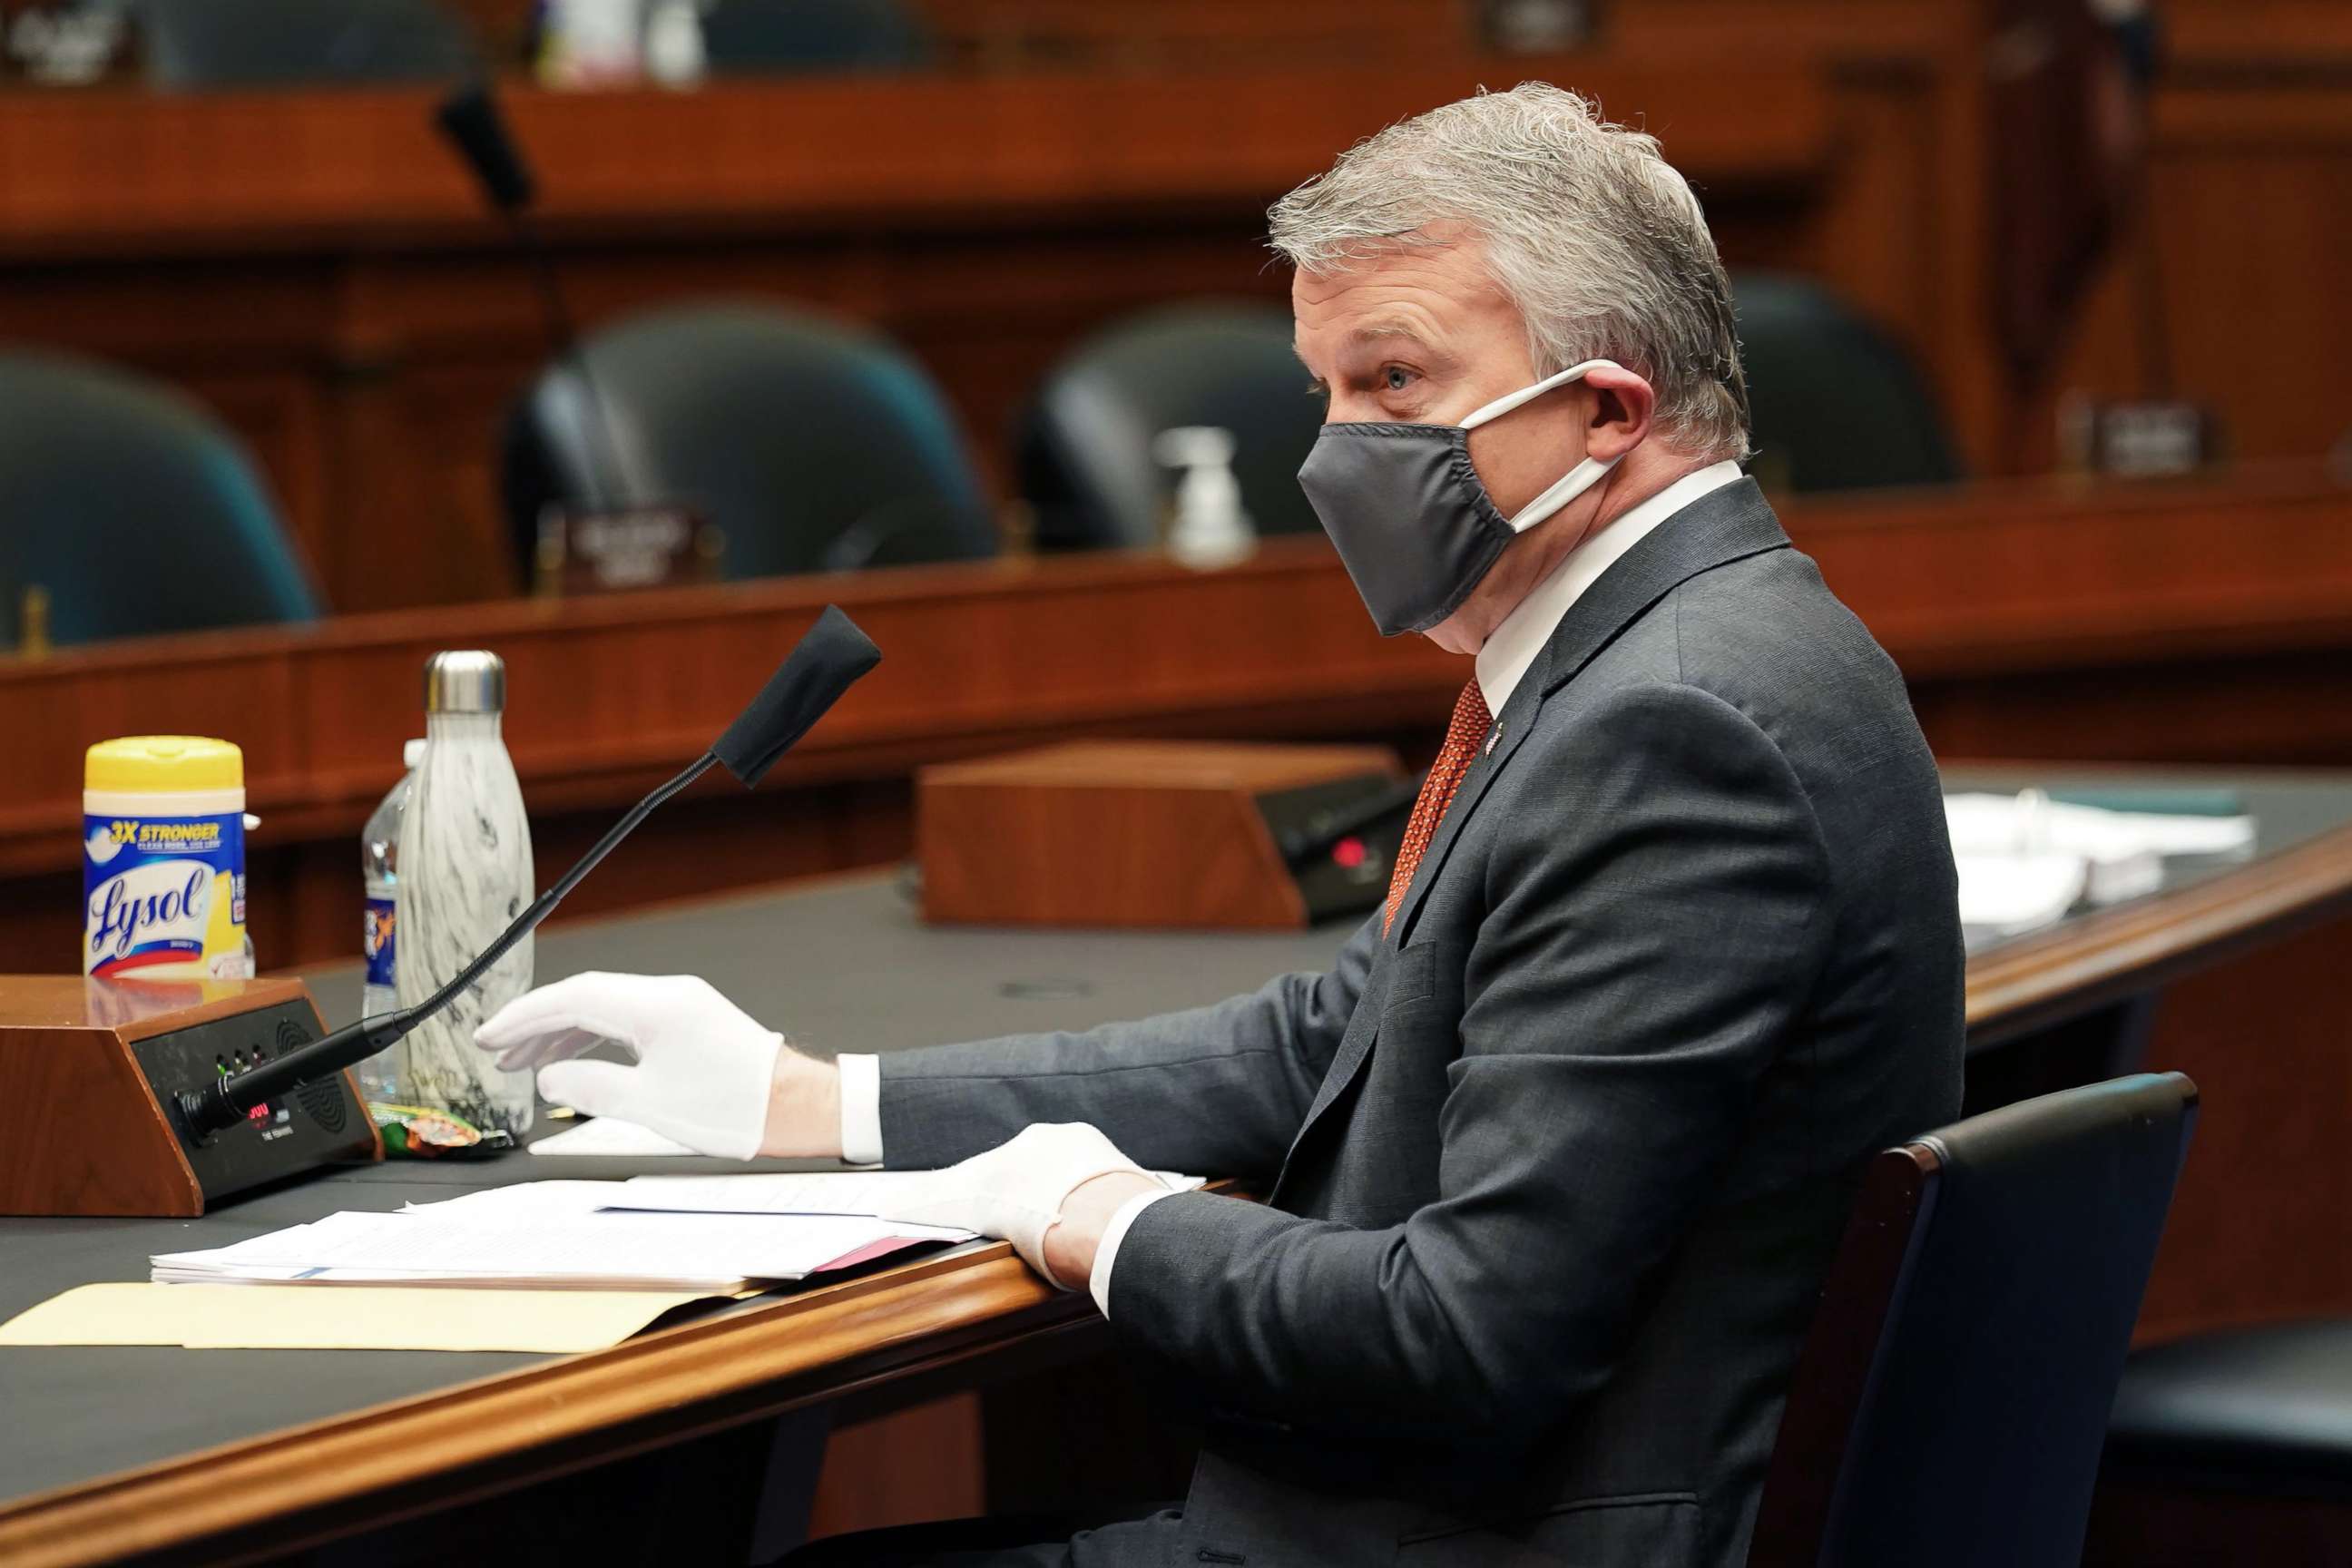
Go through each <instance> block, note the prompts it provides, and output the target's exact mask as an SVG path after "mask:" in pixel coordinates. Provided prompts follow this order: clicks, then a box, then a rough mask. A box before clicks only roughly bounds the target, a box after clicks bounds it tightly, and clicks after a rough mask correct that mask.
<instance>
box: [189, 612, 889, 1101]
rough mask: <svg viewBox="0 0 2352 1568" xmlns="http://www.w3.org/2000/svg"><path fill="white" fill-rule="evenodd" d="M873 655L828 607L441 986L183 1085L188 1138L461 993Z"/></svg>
mask: <svg viewBox="0 0 2352 1568" xmlns="http://www.w3.org/2000/svg"><path fill="white" fill-rule="evenodd" d="M881 662H882V651H881V649H879V648H877V647H875V646H874V643H873V639H872V638H870V637H867V636H866V634H865V633H864V632H862V631H860V630H858V628H857V623H856V622H855V621H853V620H851V619H850V618H849V617H848V616H845V615H843V614H842V613H841V609H840V607H839V606H838V605H826V606H825V607H824V614H823V615H821V616H818V617H817V620H816V625H815V626H812V627H810V628H809V631H808V634H807V635H806V636H805V637H802V638H801V640H800V641H799V643H798V644H796V645H795V646H794V647H793V651H792V652H791V653H789V654H787V655H785V656H784V662H783V663H782V664H781V665H779V666H777V667H776V673H775V674H773V675H772V676H770V677H769V678H768V684H767V685H766V686H764V687H762V688H761V689H760V694H759V695H758V696H757V697H755V698H753V699H752V700H751V706H750V707H748V708H746V709H744V710H743V711H742V712H741V713H740V715H738V716H737V718H736V720H735V721H734V722H733V723H731V724H730V725H728V726H727V730H726V732H725V733H724V734H722V735H720V736H719V739H718V740H716V741H714V742H711V745H710V749H709V751H707V752H703V753H702V755H701V756H699V757H698V758H696V759H695V760H694V761H693V762H692V763H688V766H687V768H686V770H685V771H684V772H683V773H679V774H678V775H677V777H676V778H673V779H671V780H670V781H669V782H668V783H667V784H662V785H661V786H660V787H658V788H657V789H656V790H655V791H654V792H653V793H652V794H651V795H646V798H645V799H643V800H641V801H639V802H637V804H636V805H633V806H631V807H630V808H629V811H628V815H626V816H624V817H622V818H621V820H620V821H618V822H617V823H614V825H613V827H612V830H611V831H610V832H608V833H606V834H605V835H604V837H602V838H600V839H598V840H597V841H596V843H595V846H594V847H593V848H591V849H590V850H589V851H588V853H587V854H585V855H583V856H582V857H581V858H580V862H579V864H578V865H576V866H574V867H572V869H570V870H569V871H566V872H565V873H563V875H562V877H561V878H559V879H557V880H556V882H555V884H554V885H553V886H552V887H551V888H549V889H547V891H545V892H543V893H541V895H540V896H539V897H538V899H537V900H534V901H533V902H532V904H531V906H530V908H529V909H527V910H523V912H522V913H521V914H520V915H518V916H517V917H515V921H514V923H513V924H511V925H509V926H508V927H507V929H506V930H505V931H501V932H500V933H499V937H498V939H497V940H496V941H494V942H491V943H490V945H489V946H488V947H486V948H484V949H483V950H482V951H481V952H480V953H479V954H478V956H477V957H476V958H475V959H474V961H473V962H472V963H468V964H467V965H466V967H465V968H464V969H462V970H460V971H458V972H457V975H456V976H455V977H454V978H452V979H451V980H450V981H449V983H448V984H446V985H444V986H442V987H441V989H440V990H438V991H436V992H435V993H434V994H432V995H430V996H428V997H426V998H425V1000H424V1001H422V1002H419V1003H417V1004H416V1005H415V1006H413V1007H402V1008H398V1009H396V1010H394V1011H393V1012H390V1013H382V1014H378V1015H377V1016H374V1017H373V1018H363V1019H362V1020H361V1021H360V1022H358V1023H356V1024H351V1025H347V1026H344V1027H342V1028H340V1029H337V1030H335V1031H334V1032H333V1033H332V1034H330V1035H328V1036H326V1037H324V1038H322V1039H319V1040H315V1041H313V1042H311V1043H310V1044H309V1045H307V1046H303V1047H300V1048H299V1049H297V1050H293V1051H289V1052H288V1053H287V1054H286V1055H284V1056H281V1057H279V1058H278V1059H277V1060H275V1061H270V1062H265V1063H263V1064H262V1065H261V1066H259V1067H256V1068H247V1070H245V1071H244V1072H241V1073H237V1074H235V1075H233V1076H229V1077H224V1078H219V1079H215V1080H213V1082H211V1083H210V1084H208V1085H207V1086H205V1088H204V1089H187V1090H184V1091H182V1092H181V1094H180V1095H179V1097H178V1105H179V1110H180V1116H181V1119H182V1121H184V1123H185V1124H186V1131H187V1134H188V1138H189V1141H190V1142H194V1143H202V1142H204V1141H205V1139H207V1138H209V1137H211V1136H212V1135H213V1134H214V1133H215V1132H218V1131H222V1130H223V1129H224V1128H228V1127H233V1126H235V1125H236V1123H238V1122H240V1121H244V1120H245V1119H246V1117H247V1114H248V1113H250V1112H251V1110H253V1108H254V1107H255V1106H257V1105H261V1104H264V1103H266V1102H268V1101H269V1100H276V1099H278V1098H279V1097H280V1096H282V1095H284V1094H286V1093H287V1092H288V1091H289V1090H290V1089H294V1088H295V1087H297V1086H298V1085H300V1084H304V1083H308V1082H310V1081H311V1080H312V1079H320V1078H326V1077H330V1076H331V1075H332V1074H335V1073H339V1072H341V1071H342V1070H343V1069H344V1068H348V1067H352V1066H353V1065H355V1064H357V1063H359V1062H361V1061H363V1060H365V1059H366V1058H369V1057H372V1056H373V1055H375V1053H376V1052H378V1051H380V1050H383V1048H384V1047H387V1046H390V1045H392V1044H393V1043H394V1042H395V1041H397V1040H399V1039H400V1038H401V1037H403V1036H404V1035H406V1034H407V1033H408V1032H409V1031H410V1030H412V1029H414V1028H415V1027H416V1026H418V1025H419V1024H422V1023H424V1022H425V1020H426V1019H427V1018H430V1017H432V1016H434V1015H435V1014H436V1013H438V1012H440V1011H441V1010H442V1009H443V1008H444V1007H446V1006H447V1005H449V1004H450V1003H452V1002H454V1001H456V1000H457V998H458V997H459V996H461V995H463V994H465V992H466V990H467V987H468V986H471V985H472V984H474V983H475V982H476V981H477V980H479V979H480V978H481V977H482V975H483V973H485V972H486V971H488V968H489V967H490V965H492V964H494V963H497V962H498V961H499V959H501V958H503V957H505V956H506V955H507V952H508V951H509V949H511V948H512V947H513V946H514V944H515V943H517V942H520V941H521V940H522V939H523V938H524V937H526V936H529V935H530V933H531V931H533V930H534V929H536V928H537V926H538V925H539V922H540V921H543V920H545V919H546V918H547V917H548V915H549V914H550V913H551V911H552V910H554V908H555V906H556V905H558V904H560V903H562V901H563V896H564V895H565V894H566V893H569V892H570V891H572V889H573V888H576V887H578V886H579V885H580V882H581V880H582V879H583V878H585V877H586V876H587V875H588V873H589V872H591V871H593V870H594V869H595V868H596V866H597V863H598V862H599V861H601V860H603V859H604V857H605V856H607V855H609V854H611V853H612V851H613V849H614V847H615V846H616V845H618V844H619V843H620V842H621V840H622V839H624V838H626V837H628V836H629V835H630V833H631V832H633V831H635V828H636V826H637V824H639V823H641V822H643V821H644V820H645V819H646V817H648V816H652V815H653V813H654V810H655V808H656V807H657V806H659V805H661V804H662V803H663V802H664V801H666V800H667V799H669V798H670V796H672V795H676V794H677V793H678V791H680V790H682V789H684V788H686V786H687V785H688V784H692V783H693V782H694V781H695V780H697V779H698V778H700V777H701V776H702V775H703V774H704V773H709V771H710V769H711V768H712V767H713V766H723V767H724V768H726V770H727V771H728V772H729V773H732V774H734V775H735V777H736V779H737V780H738V781H740V783H741V784H742V785H743V787H744V788H746V789H754V788H757V787H758V785H759V783H760V781H761V779H762V778H764V777H766V776H767V773H768V770H769V769H770V768H772V767H773V766H775V765H776V761H777V759H778V758H780V757H782V755H783V754H784V753H785V752H788V751H790V750H792V748H793V744H794V743H795V742H798V741H799V740H800V738H801V737H802V736H803V735H805V734H807V733H808V732H809V730H810V728H811V727H812V726H814V724H815V723H816V721H818V720H819V719H822V718H824V715H825V713H826V711H827V710H830V709H831V708H832V707H833V705H834V704H835V702H838V701H840V700H841V695H842V693H843V692H845V691H847V690H848V689H850V687H851V686H852V685H853V684H855V683H856V681H857V680H858V679H859V678H860V677H862V676H864V675H865V674H866V672H867V671H868V670H870V669H872V668H874V667H875V666H876V665H877V664H879V663H881Z"/></svg>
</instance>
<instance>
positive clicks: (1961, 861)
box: [1952, 854, 2090, 936]
mask: <svg viewBox="0 0 2352 1568" xmlns="http://www.w3.org/2000/svg"><path fill="white" fill-rule="evenodd" d="M1952 860H1953V864H1954V865H1955V866H1956V867H1958V870H1959V875H1960V924H1961V925H1963V926H1966V927H1969V929H1971V930H1976V931H1990V932H1992V933H1993V934H1995V935H1999V936H2016V935H2019V934H2021V932H2024V931H2038V930H2040V929H2041V928H2042V927H2043V926H2047V925H2055V924H2056V923H2057V922H2058V921H2060V920H2062V919H2063V918H2064V916H2065V914H2066V911H2067V910H2071V909H2073V908H2074V905H2075V904H2076V903H2077V902H2078V901H2080V900H2081V899H2082V897H2083V890H2084V885H2085V883H2086V882H2087V880H2088V879H2089V876H2090V862H2088V861H2087V860H2084V858H2082V857H2081V856H2079V855H1965V854H1963V855H1955V856H1953V858H1952Z"/></svg>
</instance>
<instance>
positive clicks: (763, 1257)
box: [149, 1183, 970, 1294]
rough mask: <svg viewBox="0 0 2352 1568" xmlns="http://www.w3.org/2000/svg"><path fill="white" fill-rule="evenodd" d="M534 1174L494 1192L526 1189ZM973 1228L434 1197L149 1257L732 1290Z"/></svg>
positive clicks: (171, 1268)
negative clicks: (437, 1201)
mask: <svg viewBox="0 0 2352 1568" xmlns="http://www.w3.org/2000/svg"><path fill="white" fill-rule="evenodd" d="M533 1185H536V1184H524V1185H522V1186H520V1187H507V1188H499V1189H494V1190H495V1191H496V1192H498V1193H499V1194H530V1187H531V1186H533ZM562 1185H565V1186H572V1185H592V1184H569V1183H566V1184H562ZM476 1195H481V1194H476ZM538 1196H539V1194H530V1197H531V1198H533V1199H536V1198H538ZM969 1234H970V1233H968V1232H964V1231H950V1230H944V1229H940V1228H939V1227H935V1226H909V1225H904V1224H894V1223H891V1222H888V1221H884V1220H877V1219H873V1218H870V1217H867V1216H863V1215H790V1216H785V1215H732V1214H630V1213H604V1212H598V1211H593V1210H586V1209H579V1208H566V1207H563V1206H560V1205H556V1204H554V1203H551V1202H547V1201H520V1200H517V1199H508V1200H506V1201H504V1202H502V1203H493V1204H488V1205H478V1204H470V1203H463V1202H460V1203H450V1204H441V1205H429V1206H427V1207H425V1208H424V1209H422V1210H419V1211H415V1212H412V1213H406V1214H391V1215H386V1214H337V1215H328V1216H327V1217H326V1218H325V1219H322V1220H318V1221H315V1222H313V1223H312V1224H310V1225H301V1226H291V1227H289V1228H288V1229H285V1230H281V1231H275V1232H272V1233H271V1234H269V1235H268V1236H260V1237H253V1238H251V1239H250V1240H247V1241H241V1242H238V1243H236V1245H234V1246H231V1247H215V1248H211V1249H208V1250H205V1251H199V1252H184V1253H165V1254H159V1255H157V1256H156V1257H154V1258H151V1259H150V1260H149V1262H150V1266H151V1268H152V1278H153V1279H155V1280H156V1281H157V1282H159V1283H176V1282H190V1283H205V1282H211V1283H233V1282H237V1281H266V1282H271V1283H279V1282H282V1283H289V1284H303V1285H351V1284H411V1285H419V1284H434V1283H443V1284H454V1285H474V1286H540V1287H547V1288H557V1289H630V1290H656V1291H663V1290H667V1291H693V1292H696V1293H698V1294H724V1293H727V1292H730V1291H733V1290H736V1289H741V1288H742V1287H743V1286H744V1285H745V1283H746V1282H748V1281H750V1280H754V1279H781V1280H796V1279H805V1278H807V1277H808V1276H809V1275H811V1274H814V1273H817V1272H819V1271H821V1270H823V1269H824V1268H826V1267H827V1266H829V1265H835V1264H839V1263H841V1262H842V1260H843V1259H845V1258H864V1257H869V1256H873V1255H875V1254H876V1251H877V1249H883V1250H887V1249H888V1248H890V1247H894V1246H898V1245H908V1244H920V1243H926V1242H937V1241H960V1240H964V1239H967V1238H968V1237H969Z"/></svg>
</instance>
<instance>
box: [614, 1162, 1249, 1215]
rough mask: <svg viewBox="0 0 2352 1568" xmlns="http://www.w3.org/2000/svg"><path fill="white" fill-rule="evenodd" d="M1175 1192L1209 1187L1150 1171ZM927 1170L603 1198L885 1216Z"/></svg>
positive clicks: (709, 1183) (620, 1205)
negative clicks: (895, 1196)
mask: <svg viewBox="0 0 2352 1568" xmlns="http://www.w3.org/2000/svg"><path fill="white" fill-rule="evenodd" d="M932 1174H934V1173H932V1172H929V1171H807V1172H776V1173H766V1172H762V1173H751V1174H745V1175H740V1176H632V1177H630V1178H629V1179H628V1180H627V1181H625V1182H623V1183H621V1184H620V1191H619V1192H618V1193H617V1194H614V1195H613V1196H611V1197H608V1198H606V1199H605V1200H604V1203H605V1205H606V1206H607V1207H608V1208H614V1209H640V1210H646V1211H651V1212H658V1213H662V1214H707V1215H887V1214H889V1213H890V1209H891V1197H892V1195H893V1194H894V1193H904V1192H906V1191H908V1184H910V1183H919V1182H924V1181H927V1180H928V1179H929V1177H930V1176H931V1175H932ZM1155 1174H1157V1175H1158V1176H1159V1177H1160V1180H1161V1181H1163V1182H1165V1183H1167V1184H1169V1185H1170V1186H1171V1187H1173V1188H1175V1189H1176V1190H1177V1191H1178V1192H1187V1193H1189V1192H1191V1191H1192V1190H1193V1189H1194V1188H1196V1187H1200V1186H1204V1185H1206V1183H1205V1182H1204V1181H1203V1180H1202V1178H1201V1177H1199V1176H1179V1175H1175V1174H1172V1173H1168V1172H1164V1171H1163V1172H1157V1173H1155Z"/></svg>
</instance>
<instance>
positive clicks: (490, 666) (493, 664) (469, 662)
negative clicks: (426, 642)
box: [425, 648, 507, 713]
mask: <svg viewBox="0 0 2352 1568" xmlns="http://www.w3.org/2000/svg"><path fill="white" fill-rule="evenodd" d="M506 705H507V666H506V661H505V660H504V659H502V658H499V656H498V655H497V654H494V653H488V652H484V651H482V650H481V649H478V648H469V649H466V650H464V651H462V652H457V653H436V654H435V655H434V656H433V657H432V658H428V659H426V660H425V711H426V712H427V713H498V712H502V711H504V710H505V709H506Z"/></svg>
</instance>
